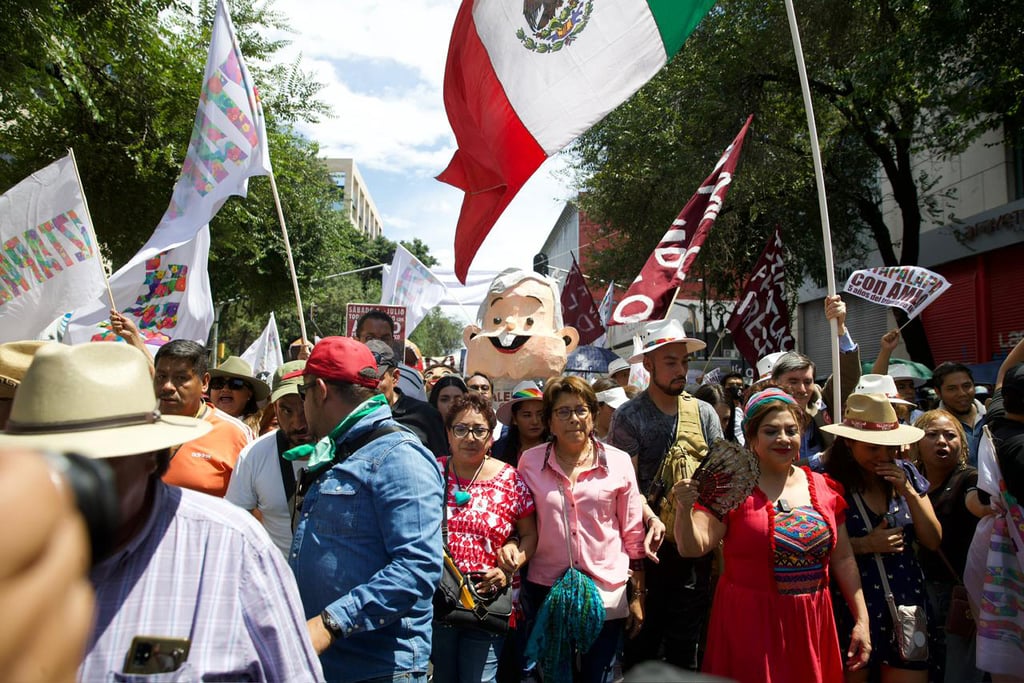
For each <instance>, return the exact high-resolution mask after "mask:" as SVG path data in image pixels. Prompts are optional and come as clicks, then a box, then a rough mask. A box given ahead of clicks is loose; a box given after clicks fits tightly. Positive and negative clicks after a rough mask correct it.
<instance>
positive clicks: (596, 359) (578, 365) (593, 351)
mask: <svg viewBox="0 0 1024 683" xmlns="http://www.w3.org/2000/svg"><path fill="white" fill-rule="evenodd" d="M616 358H618V356H617V355H616V354H615V352H614V351H612V350H611V349H606V348H602V347H600V346H577V347H576V350H575V351H573V352H572V353H570V354H569V358H568V359H566V363H565V371H566V372H567V373H568V372H581V373H586V372H589V373H599V372H608V363H610V362H612V361H613V360H615V359H616Z"/></svg>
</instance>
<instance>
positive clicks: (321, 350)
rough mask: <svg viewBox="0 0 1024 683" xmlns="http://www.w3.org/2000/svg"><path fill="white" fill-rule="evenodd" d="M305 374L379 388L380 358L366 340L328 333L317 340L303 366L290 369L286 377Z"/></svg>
mask: <svg viewBox="0 0 1024 683" xmlns="http://www.w3.org/2000/svg"><path fill="white" fill-rule="evenodd" d="M302 375H316V376H317V377H320V378H322V379H329V380H335V381H338V382H348V383H349V384H358V385H360V386H364V387H369V388H371V389H376V388H377V385H378V384H379V383H380V380H379V379H377V361H376V360H374V358H373V353H371V352H370V349H369V348H368V347H367V346H366V344H364V343H362V342H361V341H358V340H356V339H353V338H352V337H325V338H323V339H321V340H320V341H318V342H317V344H316V346H314V347H313V351H312V353H310V354H309V358H308V359H307V360H306V367H305V368H303V369H302V370H295V371H294V372H289V373H288V374H287V375H285V376H284V377H282V378H281V379H282V380H286V379H291V378H292V377H301V376H302Z"/></svg>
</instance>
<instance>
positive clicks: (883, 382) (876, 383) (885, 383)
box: [853, 375, 917, 408]
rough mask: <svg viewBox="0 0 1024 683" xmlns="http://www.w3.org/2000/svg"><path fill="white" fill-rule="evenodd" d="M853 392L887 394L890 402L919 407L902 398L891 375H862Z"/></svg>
mask: <svg viewBox="0 0 1024 683" xmlns="http://www.w3.org/2000/svg"><path fill="white" fill-rule="evenodd" d="M853 393H855V394H885V396H886V397H887V398H888V399H889V403H899V404H900V405H904V406H914V407H915V408H916V407H917V406H916V404H914V403H911V402H910V401H904V400H903V399H902V398H900V393H899V392H898V391H897V390H896V380H894V379H893V378H892V377H890V376H889V375H861V376H860V381H859V382H857V388H856V389H854V390H853Z"/></svg>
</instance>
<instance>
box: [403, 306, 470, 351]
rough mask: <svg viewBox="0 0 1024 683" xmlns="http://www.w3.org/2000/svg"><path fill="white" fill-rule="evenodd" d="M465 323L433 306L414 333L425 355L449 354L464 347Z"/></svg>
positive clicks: (414, 339)
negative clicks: (463, 333)
mask: <svg viewBox="0 0 1024 683" xmlns="http://www.w3.org/2000/svg"><path fill="white" fill-rule="evenodd" d="M462 328H463V325H462V324H461V323H459V322H457V321H455V320H453V319H452V318H449V317H448V316H446V315H444V313H442V312H441V309H440V308H439V307H435V308H433V309H432V310H431V311H430V313H428V314H427V316H426V317H425V318H423V320H422V321H420V324H419V325H417V326H416V329H415V330H414V331H413V333H412V341H413V342H415V343H416V345H417V346H418V347H420V352H421V353H422V354H423V355H424V356H447V355H448V354H450V353H455V352H456V351H458V350H459V349H460V348H461V347H462Z"/></svg>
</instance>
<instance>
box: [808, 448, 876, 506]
mask: <svg viewBox="0 0 1024 683" xmlns="http://www.w3.org/2000/svg"><path fill="white" fill-rule="evenodd" d="M821 460H822V462H824V464H825V472H826V473H827V474H828V475H829V476H830V477H832V478H833V479H835V480H836V481H838V482H839V483H840V484H842V485H843V488H845V489H846V490H847V492H849V493H864V491H865V490H866V489H867V487H868V480H867V477H866V476H864V470H862V469H861V467H860V465H858V464H857V460H856V459H855V458H854V457H853V451H852V450H851V449H850V441H849V439H847V438H846V437H844V436H837V437H836V440H835V441H833V442H832V445H831V446H829V447H828V448H827V449H826V450H825V452H824V453H822V454H821ZM880 481H881V483H882V490H883V491H885V499H886V500H892V497H893V488H892V485H891V484H889V482H887V481H886V480H884V479H881V480H880Z"/></svg>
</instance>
